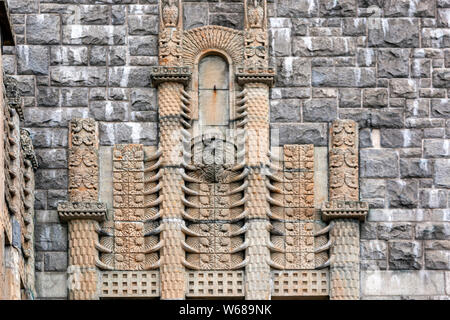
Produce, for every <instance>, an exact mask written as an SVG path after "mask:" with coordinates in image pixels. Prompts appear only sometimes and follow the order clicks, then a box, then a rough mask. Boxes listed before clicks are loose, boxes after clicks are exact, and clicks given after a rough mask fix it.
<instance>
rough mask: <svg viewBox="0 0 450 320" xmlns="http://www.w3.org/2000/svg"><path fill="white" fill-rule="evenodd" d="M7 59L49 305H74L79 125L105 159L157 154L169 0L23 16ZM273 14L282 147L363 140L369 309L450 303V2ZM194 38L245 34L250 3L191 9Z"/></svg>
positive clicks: (29, 5) (328, 6)
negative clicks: (130, 150) (153, 79)
mask: <svg viewBox="0 0 450 320" xmlns="http://www.w3.org/2000/svg"><path fill="white" fill-rule="evenodd" d="M8 2H9V7H10V11H11V14H12V20H13V21H12V22H13V26H14V31H15V33H16V40H17V46H16V48H6V50H5V52H4V53H5V55H4V56H3V61H4V67H5V70H6V72H7V73H8V74H15V75H16V78H17V79H18V80H19V81H20V89H21V91H22V94H23V96H25V104H26V107H25V119H26V120H25V126H26V127H27V128H29V129H30V131H31V132H32V137H33V142H34V146H35V148H36V151H37V154H38V156H39V160H40V163H41V167H40V169H39V170H38V172H37V176H36V181H37V185H36V222H37V228H36V233H35V234H36V252H37V257H36V261H37V265H36V271H37V279H36V280H37V289H38V293H39V295H40V297H41V298H65V297H66V291H65V289H64V287H65V281H66V274H65V270H66V268H67V253H66V250H67V230H66V227H65V226H63V225H61V224H59V222H58V219H57V215H56V211H55V209H56V204H57V202H58V201H61V200H66V199H67V193H66V189H67V180H68V179H67V169H66V167H67V150H66V148H67V121H68V120H69V119H71V118H72V117H88V116H89V117H93V118H95V119H96V120H98V121H99V122H100V136H101V137H100V139H101V144H102V145H112V144H114V143H131V142H134V143H144V144H146V145H154V144H156V142H157V141H156V140H157V127H158V124H157V104H156V93H155V90H154V89H152V88H150V86H149V84H150V75H149V72H150V68H149V66H152V65H156V64H157V57H156V55H157V34H158V27H159V26H158V16H157V13H158V8H157V0H125V1H119V0H104V1H98V0H97V1H90V0H83V1H80V0H40V1H38V0H9V1H8ZM269 2H270V10H269V11H270V16H271V18H270V35H271V54H272V57H273V58H272V60H273V61H272V62H273V64H274V65H276V66H277V69H278V76H277V84H276V87H275V88H273V89H272V92H271V99H272V100H271V127H272V133H273V134H274V135H275V134H279V137H280V142H281V143H282V144H284V143H314V144H315V145H317V146H326V145H327V130H328V125H329V123H330V122H331V121H332V120H333V119H336V118H351V119H354V120H356V121H357V122H358V123H359V125H360V147H361V152H360V166H361V171H360V174H361V180H360V184H361V198H362V199H363V200H365V201H368V202H370V205H371V207H372V208H373V209H372V210H371V211H370V213H369V217H368V222H367V223H365V224H364V225H363V227H362V231H361V239H362V243H361V256H362V259H363V260H362V264H361V267H362V275H361V286H362V289H361V291H362V295H363V298H365V299H372V298H392V299H399V298H433V299H434V298H449V297H450V209H449V188H450V140H449V137H450V106H449V100H448V96H449V87H450V49H449V48H450V28H449V27H450V1H448V0H273V1H269ZM184 17H185V21H184V25H185V28H193V27H198V26H202V25H206V24H219V25H224V26H228V27H232V28H241V27H242V23H243V6H242V1H239V0H232V1H230V0H229V1H224V0H215V1H212V0H211V1H190V0H184Z"/></svg>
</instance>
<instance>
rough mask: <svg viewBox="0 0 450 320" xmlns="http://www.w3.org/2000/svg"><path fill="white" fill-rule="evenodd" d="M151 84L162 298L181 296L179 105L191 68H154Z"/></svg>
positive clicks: (181, 225) (181, 119)
mask: <svg viewBox="0 0 450 320" xmlns="http://www.w3.org/2000/svg"><path fill="white" fill-rule="evenodd" d="M152 77H153V84H155V85H157V86H158V106H159V122H160V131H159V151H160V153H161V156H160V159H161V163H160V174H159V175H160V178H159V181H160V183H161V190H160V195H161V202H160V204H159V210H160V216H161V220H160V228H159V229H160V230H161V233H160V239H161V243H162V247H161V249H160V265H159V269H160V278H161V299H184V297H185V267H184V265H183V261H184V259H185V252H184V250H183V247H182V242H183V241H184V240H185V236H184V233H183V231H182V229H183V228H184V220H183V210H184V206H183V190H182V187H183V185H184V180H183V173H184V168H183V166H182V162H183V161H182V160H183V148H182V134H181V132H182V130H184V128H185V127H186V126H188V125H189V123H188V122H186V120H184V119H183V115H184V116H185V115H186V114H185V113H184V111H183V108H182V106H183V105H185V103H186V102H183V100H186V98H185V97H184V96H183V92H184V85H185V84H186V83H187V81H188V80H189V79H190V71H189V70H188V69H187V68H182V67H155V68H154V69H153V73H152Z"/></svg>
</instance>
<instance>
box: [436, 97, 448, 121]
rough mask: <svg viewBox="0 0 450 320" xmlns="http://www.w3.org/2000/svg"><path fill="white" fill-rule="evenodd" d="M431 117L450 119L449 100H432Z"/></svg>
mask: <svg viewBox="0 0 450 320" xmlns="http://www.w3.org/2000/svg"><path fill="white" fill-rule="evenodd" d="M431 115H432V116H433V117H436V118H449V117H450V101H449V99H431Z"/></svg>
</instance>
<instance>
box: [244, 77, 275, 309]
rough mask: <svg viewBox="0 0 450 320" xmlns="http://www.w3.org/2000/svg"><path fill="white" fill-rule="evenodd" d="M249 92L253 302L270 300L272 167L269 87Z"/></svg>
mask: <svg viewBox="0 0 450 320" xmlns="http://www.w3.org/2000/svg"><path fill="white" fill-rule="evenodd" d="M244 92H246V94H245V97H244V99H246V100H247V102H246V104H245V105H246V106H247V108H246V112H247V117H246V119H247V123H246V126H245V129H246V134H247V143H246V151H247V154H246V167H247V168H248V170H249V174H248V177H247V181H248V189H247V197H248V198H247V202H246V204H245V209H246V210H247V226H248V230H247V233H246V234H245V237H246V240H247V241H248V248H247V251H246V258H247V259H248V264H247V266H246V276H245V279H246V280H245V281H246V282H245V298H246V299H251V300H255V299H258V300H268V299H269V298H270V267H269V264H268V263H267V262H268V261H269V259H270V251H269V247H268V243H269V242H268V240H269V239H270V234H269V225H270V221H269V217H268V216H267V211H268V210H269V203H268V202H267V196H268V190H267V188H266V184H265V180H266V178H265V175H264V169H266V168H267V166H268V164H269V158H268V152H269V86H268V85H267V84H264V83H258V82H251V83H246V84H245V85H244Z"/></svg>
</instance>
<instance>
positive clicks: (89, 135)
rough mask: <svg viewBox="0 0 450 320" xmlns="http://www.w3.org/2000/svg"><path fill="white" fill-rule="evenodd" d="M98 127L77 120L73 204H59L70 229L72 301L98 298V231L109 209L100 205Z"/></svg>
mask: <svg viewBox="0 0 450 320" xmlns="http://www.w3.org/2000/svg"><path fill="white" fill-rule="evenodd" d="M98 189H99V188H98V126H97V122H95V121H94V120H93V119H73V120H72V121H71V122H70V131H69V202H66V203H61V204H59V205H58V212H59V217H60V220H62V221H67V222H68V226H69V231H68V232H69V235H68V238H69V267H68V273H69V299H71V300H92V299H98V291H97V279H98V270H97V267H96V265H97V262H98V251H97V247H98V233H97V232H98V230H99V229H100V226H99V224H98V222H99V221H103V220H104V219H105V216H106V206H105V205H104V204H101V203H99V202H98Z"/></svg>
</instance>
